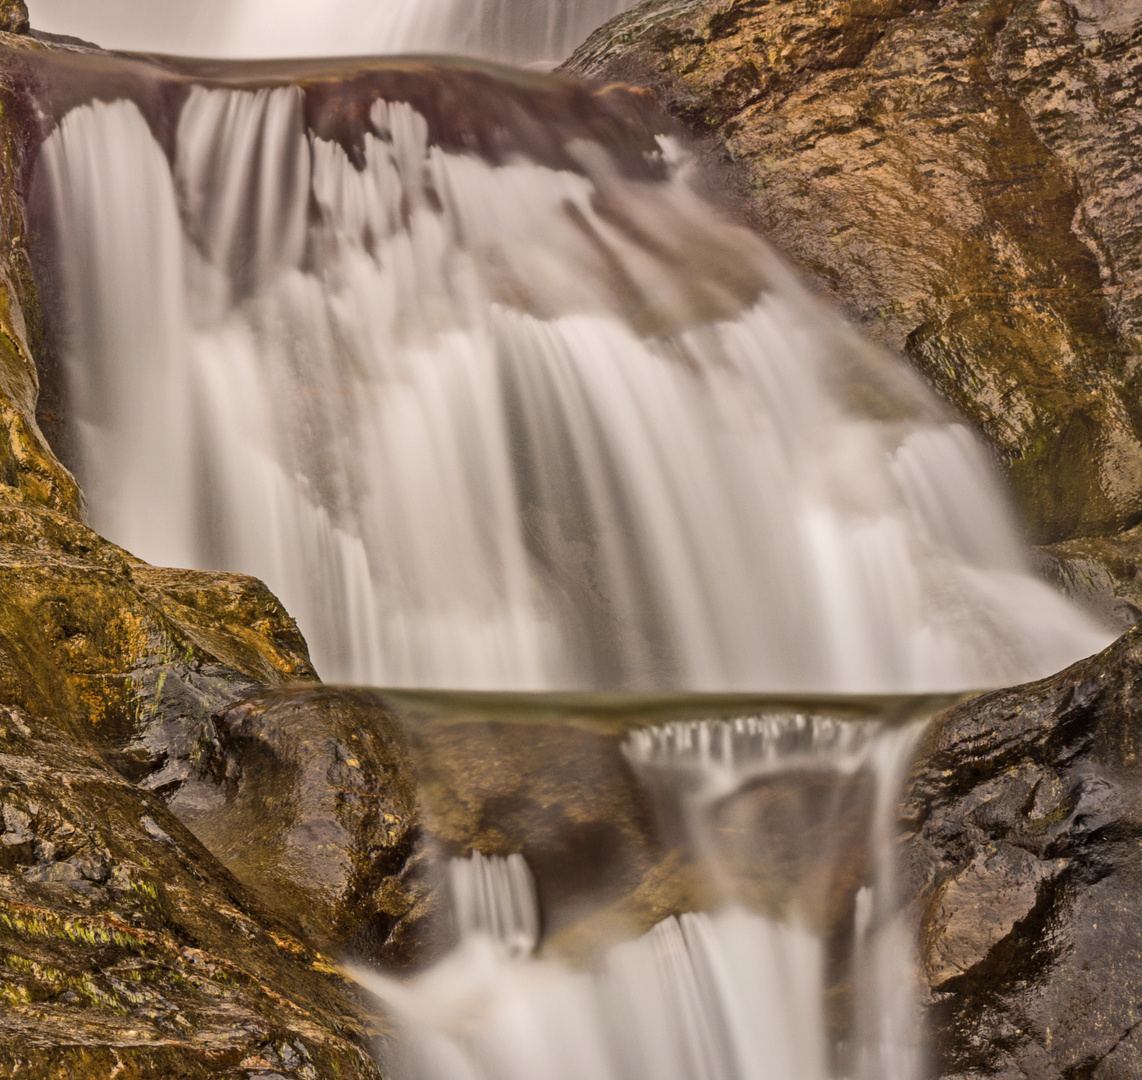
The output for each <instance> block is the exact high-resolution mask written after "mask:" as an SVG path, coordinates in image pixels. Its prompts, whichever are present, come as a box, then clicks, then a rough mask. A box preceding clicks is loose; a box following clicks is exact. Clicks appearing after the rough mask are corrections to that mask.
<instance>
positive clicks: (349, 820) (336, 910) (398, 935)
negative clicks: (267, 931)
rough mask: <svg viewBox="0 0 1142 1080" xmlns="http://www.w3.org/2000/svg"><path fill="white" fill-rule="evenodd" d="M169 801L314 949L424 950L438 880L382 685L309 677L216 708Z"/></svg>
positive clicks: (377, 955) (398, 956)
mask: <svg viewBox="0 0 1142 1080" xmlns="http://www.w3.org/2000/svg"><path fill="white" fill-rule="evenodd" d="M216 731H217V734H216V737H215V740H214V743H213V745H212V746H210V747H209V748H208V749H207V750H206V751H205V753H204V756H203V759H202V760H203V768H202V770H201V772H200V775H199V776H198V778H196V779H192V780H191V781H190V782H188V783H187V784H185V785H183V787H182V788H181V789H180V790H179V791H178V792H177V793H176V794H175V795H174V797H173V799H172V801H171V808H172V810H173V811H174V812H175V813H176V814H177V815H178V816H179V818H180V819H181V820H182V821H183V822H185V823H186V824H187V825H188V826H189V827H190V828H191V829H192V830H193V832H194V834H195V835H196V836H197V837H198V838H199V839H200V840H202V841H203V843H205V844H206V846H207V847H208V848H209V849H210V850H211V851H212V852H213V853H214V854H215V855H216V856H217V857H218V858H219V859H220V860H221V861H222V862H223V863H224V864H225V865H226V866H227V868H228V869H230V870H231V871H232V872H233V873H234V874H235V875H236V876H237V877H238V878H239V879H240V880H241V881H242V882H243V883H244V884H245V885H247V886H248V887H249V888H250V889H252V890H253V891H255V892H256V893H258V895H259V896H261V897H262V899H263V900H264V901H265V903H266V904H267V906H270V907H273V908H275V909H276V910H278V911H279V912H280V913H281V914H282V915H283V916H284V917H286V918H292V919H293V920H294V921H296V922H297V923H299V925H300V926H301V928H302V930H303V931H304V933H305V935H306V938H307V940H309V941H312V942H314V944H316V945H317V946H318V947H319V948H323V949H328V950H333V951H335V952H338V953H342V952H345V951H349V952H350V953H352V954H354V955H357V956H362V957H370V958H372V959H374V960H380V961H384V962H386V963H387V964H390V965H399V964H401V963H404V962H407V961H409V960H412V959H414V958H416V959H424V958H425V956H426V955H427V954H428V951H429V949H430V946H431V943H430V941H429V938H428V934H429V930H430V927H429V916H430V915H431V914H432V912H433V910H434V908H435V891H434V890H433V888H432V885H433V882H432V881H431V880H430V877H429V866H428V865H427V863H428V860H427V858H426V856H427V854H428V850H427V848H426V846H425V845H424V844H423V843H422V842H421V839H422V838H421V829H420V825H421V821H420V812H419V805H418V800H417V791H416V786H417V774H416V768H415V765H414V764H413V762H412V760H411V758H410V756H409V752H408V748H407V745H406V738H405V735H404V731H403V727H402V725H401V723H400V721H399V720H398V719H397V718H396V717H395V716H394V714H393V712H392V710H391V709H390V708H389V707H388V705H387V704H386V703H385V702H384V700H383V699H382V698H381V697H380V696H379V695H377V694H375V693H370V692H368V691H357V690H335V689H327V688H325V687H306V688H295V689H288V690H278V691H275V692H269V693H262V694H260V695H258V696H255V697H252V698H250V699H248V700H246V701H243V702H242V703H241V704H239V705H236V706H234V707H233V708H230V709H228V710H226V711H225V712H223V713H221V714H220V716H219V717H218V720H217V725H216Z"/></svg>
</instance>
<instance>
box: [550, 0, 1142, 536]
mask: <svg viewBox="0 0 1142 1080" xmlns="http://www.w3.org/2000/svg"><path fill="white" fill-rule="evenodd" d="M566 69H567V70H569V71H571V72H575V73H579V74H582V75H587V76H591V77H595V78H601V79H622V80H627V81H632V82H634V83H636V84H639V85H643V86H649V87H652V88H653V89H654V90H655V91H656V92H657V93H658V95H659V97H660V98H661V100H662V101H663V103H664V104H665V105H666V106H667V107H668V108H669V109H670V111H671V112H673V113H674V114H675V115H676V116H678V117H680V118H681V119H682V120H684V121H686V122H687V123H688V124H689V125H690V127H691V129H692V130H694V131H696V132H697V133H698V134H699V135H700V136H702V137H703V138H704V140H705V143H706V145H707V146H708V147H710V148H711V151H712V156H713V157H714V158H716V159H719V161H720V168H721V171H722V177H723V181H724V182H725V183H726V185H727V186H728V188H729V195H730V197H731V198H732V200H734V201H735V202H736V205H737V207H738V209H739V210H740V211H742V212H744V214H745V216H746V217H747V218H748V219H749V220H750V221H751V222H752V223H753V224H755V225H756V226H757V227H759V228H760V229H761V230H762V231H764V232H765V233H766V234H768V235H769V236H770V237H771V238H772V239H773V240H774V242H775V243H776V244H777V246H778V247H779V248H781V249H782V250H784V251H785V252H787V253H788V254H789V255H790V256H791V257H792V258H793V259H794V260H795V261H796V262H797V263H798V264H799V265H800V266H801V267H802V268H803V269H804V270H806V271H807V272H808V273H809V274H810V275H811V276H812V277H813V278H815V279H816V281H817V282H818V283H820V285H821V286H822V287H823V288H824V289H825V290H827V291H828V292H829V293H831V294H832V295H833V296H834V297H835V298H836V299H837V300H839V301H840V302H841V304H842V305H843V306H844V308H845V309H846V310H847V311H848V312H849V313H850V315H851V317H852V318H853V319H854V321H856V322H858V323H859V324H860V325H861V326H862V327H863V328H864V329H865V330H866V332H868V333H869V334H870V335H872V336H873V337H874V338H876V339H877V340H879V341H881V342H883V343H885V344H887V345H889V346H890V347H893V348H896V349H899V350H902V351H903V352H905V353H906V354H907V355H908V357H909V358H910V359H911V361H912V362H913V363H914V364H915V365H916V366H917V367H918V368H919V369H920V370H921V371H922V372H923V373H924V374H925V375H926V376H927V377H928V379H929V380H930V381H931V382H932V383H933V385H934V386H935V387H936V388H937V389H938V390H939V392H940V393H941V394H942V395H943V396H944V397H945V398H946V399H947V400H948V401H950V402H951V403H952V404H953V405H954V406H955V407H956V408H957V409H958V410H959V411H960V412H961V413H963V414H964V415H965V416H966V417H968V418H969V419H970V420H971V421H972V422H973V423H974V424H975V426H976V427H977V428H978V429H979V430H980V431H982V432H983V433H984V435H985V436H986V437H987V439H988V440H989V441H990V443H991V445H992V446H993V447H994V448H995V450H996V451H997V453H998V455H999V457H1000V458H1001V459H1002V461H1003V462H1004V463H1005V464H1006V466H1007V468H1008V471H1009V474H1010V476H1011V478H1012V480H1013V482H1014V486H1015V489H1016V493H1017V496H1018V499H1019V502H1020V505H1021V508H1022V511H1023V515H1024V517H1025V519H1026V520H1027V522H1028V523H1029V525H1030V527H1031V529H1032V532H1033V534H1034V536H1035V537H1036V538H1037V540H1038V541H1039V542H1042V543H1051V542H1058V541H1062V540H1068V539H1073V538H1076V537H1085V538H1091V537H1102V536H1108V535H1114V534H1116V533H1117V532H1119V531H1120V530H1122V529H1124V528H1128V527H1130V526H1133V525H1134V524H1135V523H1137V522H1138V520H1139V518H1140V516H1142V443H1140V441H1139V432H1140V428H1139V420H1140V417H1142V414H1140V411H1139V401H1140V400H1142V398H1140V397H1139V394H1138V389H1137V367H1138V358H1139V350H1140V339H1139V327H1140V325H1142V324H1140V322H1139V318H1140V312H1142V307H1140V289H1142V285H1140V284H1139V282H1140V281H1142V278H1140V276H1139V272H1138V269H1139V268H1138V266H1137V263H1138V261H1139V259H1142V245H1140V243H1139V239H1140V237H1139V229H1140V226H1139V222H1140V221H1142V160H1140V154H1142V151H1140V150H1139V146H1140V145H1142V143H1140V142H1139V138H1138V136H1139V133H1140V132H1142V10H1140V9H1139V8H1138V6H1137V5H1136V4H1134V3H1132V0H1105V2H1100V3H1087V2H1086V0H949V2H943V3H936V2H934V0H861V2H854V0H812V2H810V0H772V2H770V0H729V2H725V0H646V2H644V3H642V4H640V5H638V6H637V7H635V8H634V9H633V10H632V11H630V12H628V13H627V14H626V15H622V16H620V17H619V18H618V19H616V20H615V21H613V22H612V23H610V24H608V26H606V27H604V28H602V29H601V30H599V31H598V32H596V34H595V35H593V37H592V38H591V39H589V40H588V41H587V42H586V43H585V44H584V46H582V47H581V48H580V49H579V50H578V52H576V54H575V55H574V56H573V57H572V58H571V60H570V61H569V62H568V64H567V65H566Z"/></svg>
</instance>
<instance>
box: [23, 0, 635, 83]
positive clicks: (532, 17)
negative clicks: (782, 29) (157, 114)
mask: <svg viewBox="0 0 1142 1080" xmlns="http://www.w3.org/2000/svg"><path fill="white" fill-rule="evenodd" d="M630 6H631V3H630V0H387V2H384V3H382V2H379V0H324V2H321V0H180V2H179V3H177V4H172V3H155V0H30V2H29V4H28V8H29V11H30V13H31V18H32V25H33V26H34V27H35V28H36V29H38V30H45V31H48V32H50V33H56V34H66V35H71V36H75V37H79V38H83V39H86V40H89V41H94V42H97V43H98V44H99V45H102V46H103V47H104V48H109V49H134V50H141V51H145V52H163V53H176V54H180V55H184V56H187V55H189V56H218V57H222V56H226V57H235V58H248V57H279V56H364V55H385V54H393V53H426V52H430V53H449V54H460V55H465V56H480V57H484V58H486V59H489V60H499V61H501V62H504V63H511V64H526V65H532V66H537V67H541V68H550V67H554V66H555V65H556V64H558V63H559V62H560V61H562V60H565V59H566V58H567V57H568V56H569V55H570V54H571V53H572V51H573V50H574V49H575V47H576V46H577V45H579V44H580V43H581V42H582V41H583V40H584V39H586V37H587V36H588V35H589V34H590V33H591V31H592V30H594V29H595V28H596V27H598V26H601V25H602V24H603V23H605V22H606V21H607V20H608V19H610V18H611V17H612V16H614V15H617V14H618V13H619V12H620V11H623V10H624V9H625V8H628V7H630Z"/></svg>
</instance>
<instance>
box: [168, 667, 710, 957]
mask: <svg viewBox="0 0 1142 1080" xmlns="http://www.w3.org/2000/svg"><path fill="white" fill-rule="evenodd" d="M215 733H216V734H215V742H214V744H213V746H212V747H211V748H210V749H209V750H208V751H206V753H205V754H204V755H203V757H202V759H201V761H202V766H201V768H200V770H199V771H198V773H197V774H196V775H195V776H194V777H192V778H191V779H189V780H188V781H187V782H186V783H184V784H183V785H182V786H181V787H180V788H179V789H178V790H177V791H176V792H174V793H172V794H171V796H170V806H171V809H172V810H173V811H174V812H175V813H176V814H177V815H178V816H179V817H180V819H181V820H182V821H183V822H184V823H185V824H186V825H187V826H188V827H189V828H190V829H191V830H192V831H193V832H194V833H195V834H196V835H197V836H198V838H199V839H200V840H201V841H202V842H203V843H204V844H205V845H206V846H207V847H208V848H209V849H210V850H211V851H212V852H213V853H214V854H215V855H217V856H218V857H219V858H220V859H221V860H222V862H223V863H224V864H225V865H226V866H227V868H228V869H230V870H231V871H232V872H233V873H234V874H235V875H236V876H237V877H238V878H239V880H241V881H242V882H243V884H245V885H246V886H247V887H248V888H250V889H251V890H252V891H254V892H255V893H257V894H258V895H259V897H261V899H262V900H263V901H264V902H265V903H266V904H267V905H268V906H270V907H272V908H273V909H274V910H275V911H276V912H278V914H279V915H280V916H281V917H283V918H286V919H289V920H291V921H293V922H294V923H296V924H297V925H298V927H299V930H300V932H301V933H302V934H303V935H304V936H305V937H306V938H307V939H308V940H312V941H314V942H315V943H316V944H317V945H318V946H320V947H321V948H323V949H325V950H327V951H330V952H333V953H336V954H340V955H344V954H349V955H352V956H355V957H357V958H363V959H368V960H372V961H375V962H380V963H383V964H385V965H387V966H402V965H410V964H417V965H422V964H424V963H427V962H429V961H431V960H432V959H434V958H435V957H437V956H439V955H440V954H441V953H442V951H444V950H445V949H446V948H447V947H448V946H449V945H450V944H451V942H452V941H453V940H454V938H453V935H454V929H455V928H454V926H453V925H452V921H451V920H452V909H451V904H450V897H449V894H448V891H447V890H448V882H447V880H446V877H445V875H444V874H443V866H444V860H445V859H447V858H450V857H464V856H467V855H468V854H470V853H471V852H472V851H480V852H483V853H484V854H487V855H509V854H515V853H521V854H523V855H524V857H525V858H526V859H527V861H528V864H529V866H530V867H531V869H532V871H533V873H534V874H535V877H536V882H537V887H538V892H539V898H540V903H541V906H542V909H543V914H544V926H543V928H542V929H543V934H544V941H545V947H546V948H549V949H550V950H551V951H553V952H556V953H559V954H560V955H563V956H566V957H571V958H573V959H575V960H583V961H586V960H589V959H590V958H592V957H594V956H597V955H598V952H599V950H600V949H601V948H603V947H604V946H605V945H606V944H609V943H611V942H614V941H617V940H621V939H623V938H626V937H629V936H630V935H631V934H634V933H640V932H642V931H645V930H648V929H650V927H651V926H653V925H654V924H655V923H657V922H658V921H660V920H661V919H663V918H665V917H666V916H667V915H671V914H676V913H678V912H680V911H685V910H693V909H695V908H697V907H701V906H703V903H704V902H705V901H708V900H709V899H710V883H709V881H708V880H706V879H705V878H704V877H703V874H702V872H701V870H700V868H698V867H696V866H695V865H694V863H693V862H692V860H690V859H689V858H687V857H685V856H684V855H683V854H682V853H681V852H680V851H663V850H662V849H661V848H660V845H659V841H658V837H657V834H656V832H655V829H654V826H653V823H652V815H651V811H650V807H649V804H648V801H647V797H646V794H645V792H644V789H643V788H642V787H641V785H640V784H639V783H638V782H637V781H636V779H635V778H634V776H633V774H632V773H631V771H630V768H629V766H628V765H627V762H626V759H625V758H624V757H623V754H622V751H621V742H622V736H621V734H619V733H614V732H603V731H598V730H592V729H590V728H588V727H586V726H580V725H577V724H575V723H574V722H570V721H560V722H554V721H553V722H543V721H540V720H535V719H534V718H533V719H532V720H524V719H520V718H518V717H513V718H512V719H510V720H505V721H503V722H500V721H498V720H496V719H494V718H489V717H488V715H487V713H482V714H480V715H479V716H478V717H472V716H459V717H458V716H453V715H449V714H448V713H447V710H445V712H444V714H443V715H441V714H437V713H434V712H432V711H421V710H418V709H415V708H413V709H406V710H403V711H401V712H399V713H398V712H396V711H394V709H393V708H392V707H391V706H390V705H389V704H388V702H387V701H386V699H385V698H384V697H382V696H381V695H380V694H379V693H376V692H372V691H364V690H348V689H337V688H327V687H312V688H304V687H298V688H292V689H288V688H283V689H278V690H272V691H267V692H263V693H261V694H259V695H257V696H255V697H252V698H250V699H249V700H247V701H244V702H242V703H240V704H238V705H235V706H233V707H232V708H230V709H228V710H225V711H223V712H222V713H221V714H219V716H218V718H217V721H216V725H215Z"/></svg>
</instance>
